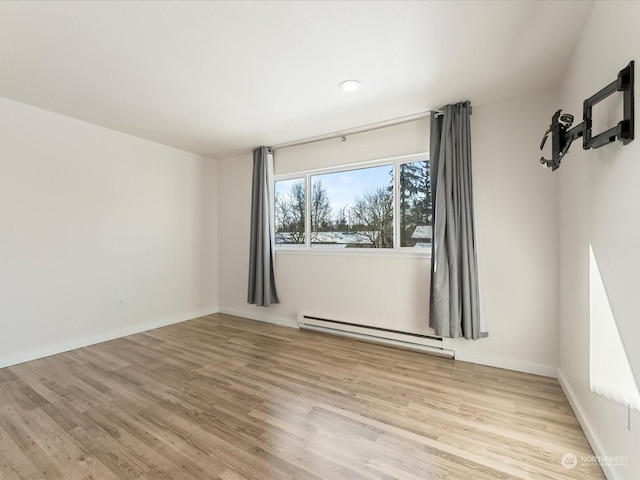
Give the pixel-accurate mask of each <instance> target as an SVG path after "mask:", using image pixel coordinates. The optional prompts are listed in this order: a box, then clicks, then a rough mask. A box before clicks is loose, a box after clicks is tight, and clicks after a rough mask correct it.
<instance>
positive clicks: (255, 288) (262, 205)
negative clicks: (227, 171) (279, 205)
mask: <svg viewBox="0 0 640 480" xmlns="http://www.w3.org/2000/svg"><path fill="white" fill-rule="evenodd" d="M272 177H273V152H272V151H271V148H269V147H260V148H256V149H255V150H254V151H253V184H252V188H251V244H250V251H249V292H248V295H247V302H248V303H250V304H254V305H258V306H260V307H268V306H269V305H271V304H272V303H280V301H279V300H278V293H277V291H276V281H275V270H274V248H275V233H274V224H273V217H272V213H271V212H272V208H271V201H272V198H273V195H272V192H271V189H272V181H271V180H272Z"/></svg>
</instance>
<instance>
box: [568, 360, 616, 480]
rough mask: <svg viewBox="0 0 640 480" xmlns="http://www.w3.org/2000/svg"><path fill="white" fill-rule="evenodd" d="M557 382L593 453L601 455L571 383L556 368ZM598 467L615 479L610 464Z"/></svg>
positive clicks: (612, 479)
mask: <svg viewBox="0 0 640 480" xmlns="http://www.w3.org/2000/svg"><path fill="white" fill-rule="evenodd" d="M558 382H559V383H560V386H561V387H562V390H563V391H564V394H565V396H566V397H567V400H568V401H569V405H571V409H572V410H573V413H574V415H575V416H576V418H577V419H578V423H579V424H580V427H582V431H583V432H584V436H585V437H587V441H588V442H589V445H590V446H591V449H592V450H593V454H594V455H596V456H600V457H603V456H604V455H605V454H604V453H603V451H602V448H600V443H599V442H598V440H597V439H596V437H595V435H594V434H593V429H592V428H591V426H590V425H589V421H588V420H587V417H586V416H585V415H584V414H583V413H582V409H581V408H580V403H579V402H578V398H577V397H576V395H575V394H574V393H573V389H572V388H571V385H570V384H569V382H568V381H567V379H566V378H565V377H564V375H563V374H562V371H561V370H560V369H558ZM600 467H601V468H602V471H603V472H604V475H605V477H607V480H616V475H615V473H614V472H613V470H612V469H611V466H610V465H608V464H607V463H606V462H602V463H601V464H600Z"/></svg>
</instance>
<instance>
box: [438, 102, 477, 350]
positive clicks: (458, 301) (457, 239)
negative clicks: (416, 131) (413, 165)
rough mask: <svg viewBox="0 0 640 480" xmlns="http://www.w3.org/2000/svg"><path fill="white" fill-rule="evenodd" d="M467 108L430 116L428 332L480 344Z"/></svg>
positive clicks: (453, 107) (456, 107) (450, 108)
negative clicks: (430, 210)
mask: <svg viewBox="0 0 640 480" xmlns="http://www.w3.org/2000/svg"><path fill="white" fill-rule="evenodd" d="M470 109H471V106H470V104H469V102H463V103H458V104H456V105H447V106H446V107H444V113H443V114H442V115H440V116H438V117H436V115H435V114H432V115H431V138H430V149H429V157H430V163H431V185H432V190H431V193H432V201H433V212H434V219H433V250H432V264H431V307H430V309H431V310H430V315H429V326H430V327H431V328H433V329H434V330H435V333H436V335H439V336H443V337H453V338H455V337H464V338H467V339H474V340H476V339H478V338H481V337H486V336H487V332H486V329H484V324H483V322H482V321H481V307H480V296H479V282H478V259H477V243H476V235H475V225H474V213H473V188H472V178H471V132H470V121H469V120H470V119H469V117H470V114H471V112H470Z"/></svg>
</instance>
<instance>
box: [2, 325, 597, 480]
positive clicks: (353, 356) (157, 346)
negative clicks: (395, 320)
mask: <svg viewBox="0 0 640 480" xmlns="http://www.w3.org/2000/svg"><path fill="white" fill-rule="evenodd" d="M565 453H573V454H575V455H577V456H578V457H581V456H590V455H593V453H592V451H591V449H590V448H589V445H588V443H587V442H586V439H585V437H584V435H583V433H582V431H581V429H580V426H579V424H578V422H577V420H576V418H575V416H574V415H573V413H572V412H571V409H570V407H569V405H568V402H567V400H566V398H565V396H564V394H563V392H562V389H561V388H560V386H559V384H558V382H557V381H556V380H554V379H550V378H546V377H538V376H535V375H530V374H523V373H519V372H512V371H507V370H501V369H497V368H491V367H486V366H482V365H474V364H469V363H464V362H456V361H455V360H449V359H444V358H438V357H432V356H429V355H424V354H420V353H416V352H409V351H406V350H400V349H394V348H389V347H383V346H379V345H373V344H369V343H363V342H358V341H356V340H353V339H348V338H339V337H332V336H328V335H323V334H318V333H312V332H306V331H298V330H296V329H291V328H285V327H279V326H276V325H270V324H264V323H260V322H254V321H251V320H247V319H242V318H238V317H232V316H229V315H223V314H216V315H209V316H206V317H202V318H199V319H196V320H192V321H189V322H184V323H181V324H175V325H170V326H168V327H164V328H160V329H156V330H152V331H149V332H144V333H141V334H138V335H132V336H129V337H126V338H120V339H116V340H112V341H109V342H105V343H102V344H98V345H92V346H90V347H86V348H82V349H78V350H74V351H71V352H66V353H63V354H60V355H56V356H52V357H48V358H45V359H40V360H36V361H33V362H27V363H24V364H21V365H16V366H14V367H9V368H5V369H0V478H2V479H3V480H4V479H5V478H6V479H7V480H18V479H27V480H32V479H33V480H36V479H38V480H41V479H61V480H62V479H64V480H66V479H82V480H85V479H86V480H91V479H94V480H95V479H101V480H102V479H105V480H117V479H140V480H194V479H211V480H215V479H217V480H262V479H264V480H325V479H331V480H334V479H341V478H343V479H347V478H348V479H361V480H393V479H397V480H429V479H434V480H435V479H443V478H451V479H456V480H458V479H459V480H464V479H473V480H495V479H505V480H506V479H524V480H526V479H536V480H537V479H553V480H562V479H572V478H584V479H590V478H593V479H602V478H604V476H603V474H602V471H601V469H600V468H599V466H598V465H596V464H587V463H585V464H579V465H578V466H577V468H576V469H574V470H567V469H565V468H564V467H563V466H562V465H561V463H560V459H561V458H562V455H564V454H565Z"/></svg>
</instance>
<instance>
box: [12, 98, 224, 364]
mask: <svg viewBox="0 0 640 480" xmlns="http://www.w3.org/2000/svg"><path fill="white" fill-rule="evenodd" d="M216 183H217V166H216V162H215V161H213V160H207V159H204V158H201V157H199V156H196V155H193V154H189V153H186V152H182V151H179V150H176V149H173V148H169V147H166V146H163V145H159V144H156V143H153V142H149V141H146V140H142V139H139V138H136V137H132V136H129V135H125V134H122V133H118V132H115V131H112V130H108V129H105V128H101V127H97V126H95V125H91V124H88V123H84V122H81V121H78V120H74V119H71V118H68V117H64V116H61V115H57V114H53V113H50V112H47V111H44V110H40V109H37V108H34V107H30V106H27V105H23V104H20V103H16V102H13V101H10V100H6V99H1V98H0V332H1V333H0V366H5V365H9V364H13V363H17V362H20V361H24V360H27V359H30V358H35V357H39V356H43V355H47V354H50V353H55V352H58V351H61V350H65V349H68V348H74V347H77V346H80V345H84V344H87V343H92V342H96V341H100V340H104V339H107V338H112V337H116V336H120V335H124V334H127V333H131V332H134V331H139V330H144V329H146V328H150V327H153V326H158V325H161V324H166V323H171V322H175V321H180V320H186V319H188V318H193V317H195V316H198V315H200V314H203V313H208V312H210V311H212V310H215V309H216V308H217V245H216V241H217V240H216V236H217V232H216V229H217V218H216V216H217V205H216V201H217V194H216V192H215V189H216ZM117 297H124V298H125V307H124V308H121V309H118V308H116V298H117Z"/></svg>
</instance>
